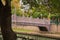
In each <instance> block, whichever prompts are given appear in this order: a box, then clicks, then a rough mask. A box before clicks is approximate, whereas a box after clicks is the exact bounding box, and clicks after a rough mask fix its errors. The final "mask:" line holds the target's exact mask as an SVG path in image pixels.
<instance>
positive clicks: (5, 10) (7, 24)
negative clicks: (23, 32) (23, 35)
mask: <svg viewBox="0 0 60 40" xmlns="http://www.w3.org/2000/svg"><path fill="white" fill-rule="evenodd" d="M5 2H6V4H5V5H3V4H2V2H1V0H0V25H1V32H2V36H3V40H16V38H17V36H16V34H15V33H14V32H13V30H12V28H11V0H5Z"/></svg>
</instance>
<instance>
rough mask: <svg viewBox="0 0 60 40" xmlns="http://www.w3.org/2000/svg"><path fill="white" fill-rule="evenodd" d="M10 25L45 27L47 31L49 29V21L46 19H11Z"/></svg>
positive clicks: (17, 17)
mask: <svg viewBox="0 0 60 40" xmlns="http://www.w3.org/2000/svg"><path fill="white" fill-rule="evenodd" d="M12 23H13V24H16V25H23V26H39V27H46V28H47V29H48V30H49V28H50V21H49V20H47V19H39V18H32V17H30V18H29V17H19V16H16V17H12Z"/></svg>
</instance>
